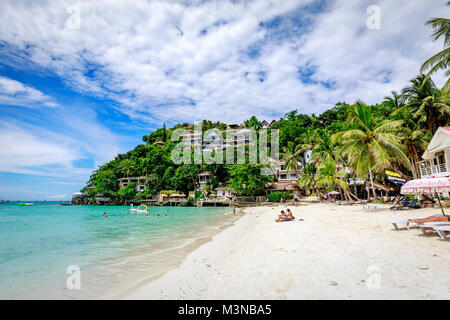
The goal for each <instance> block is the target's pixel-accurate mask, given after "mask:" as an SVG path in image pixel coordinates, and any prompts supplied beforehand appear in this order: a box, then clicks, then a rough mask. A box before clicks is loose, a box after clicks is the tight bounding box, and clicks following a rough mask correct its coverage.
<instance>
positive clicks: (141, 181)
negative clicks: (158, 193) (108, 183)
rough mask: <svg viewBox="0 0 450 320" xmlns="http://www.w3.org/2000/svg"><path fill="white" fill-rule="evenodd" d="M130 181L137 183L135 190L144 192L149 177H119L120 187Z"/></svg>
mask: <svg viewBox="0 0 450 320" xmlns="http://www.w3.org/2000/svg"><path fill="white" fill-rule="evenodd" d="M130 183H134V184H136V187H135V191H136V192H142V191H144V190H145V189H146V183H147V177H145V176H143V177H128V178H121V179H119V187H120V189H122V188H124V187H126V186H127V185H129V184H130Z"/></svg>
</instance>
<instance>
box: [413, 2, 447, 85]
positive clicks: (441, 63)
mask: <svg viewBox="0 0 450 320" xmlns="http://www.w3.org/2000/svg"><path fill="white" fill-rule="evenodd" d="M447 6H450V1H448V2H447ZM425 24H426V25H431V27H432V28H433V30H434V31H433V34H432V36H433V41H437V40H439V39H440V38H441V37H443V38H444V49H443V50H442V51H440V52H438V53H436V54H435V55H434V56H432V57H431V58H429V59H428V60H427V61H425V62H424V63H423V64H422V66H421V67H420V72H421V73H423V72H425V70H428V69H430V70H429V71H428V73H427V75H426V77H427V78H429V77H430V76H431V75H432V74H433V73H435V72H436V71H438V70H440V69H443V70H446V72H445V75H446V76H447V77H448V76H450V70H447V69H448V67H449V65H450V47H449V44H450V19H446V18H432V19H430V20H428V21H427V22H426V23H425ZM443 89H444V90H445V91H449V89H450V78H449V79H448V80H447V82H446V83H445V85H444V87H443Z"/></svg>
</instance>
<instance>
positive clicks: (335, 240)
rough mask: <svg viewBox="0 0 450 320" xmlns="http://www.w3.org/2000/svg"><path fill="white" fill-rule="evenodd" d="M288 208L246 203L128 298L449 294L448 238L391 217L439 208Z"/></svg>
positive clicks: (420, 296) (424, 213)
mask: <svg viewBox="0 0 450 320" xmlns="http://www.w3.org/2000/svg"><path fill="white" fill-rule="evenodd" d="M291 208H292V209H291V210H292V211H293V213H294V215H295V217H296V221H292V222H284V223H275V222H274V219H275V217H276V215H277V214H278V212H279V211H280V209H281V208H280V207H278V206H276V207H254V208H248V209H246V210H245V214H243V216H242V217H241V218H240V219H239V220H237V221H236V222H235V223H234V224H233V225H232V226H230V227H229V228H227V229H225V230H223V231H222V232H221V233H219V234H217V235H216V236H214V238H213V239H212V241H210V242H208V243H206V244H204V245H202V246H200V247H199V248H197V249H196V250H194V251H193V252H191V253H190V254H189V255H188V256H187V258H186V259H185V260H184V261H183V263H182V264H181V265H180V266H179V267H178V268H176V269H173V270H171V271H169V272H167V273H166V274H165V275H163V276H162V277H160V278H158V279H157V280H154V281H152V282H150V283H147V284H145V285H144V286H142V287H140V288H138V289H136V290H134V291H132V292H131V293H129V294H128V295H127V296H126V298H127V299H450V277H449V274H450V242H445V241H442V240H440V238H439V237H438V236H437V235H430V236H424V235H422V233H421V232H420V230H418V229H412V230H410V231H407V230H401V231H394V228H393V226H392V224H390V221H391V220H394V219H402V218H409V217H424V216H429V215H431V214H435V213H439V212H440V211H439V210H437V209H419V210H413V209H411V210H404V211H390V210H388V209H387V208H388V206H381V208H379V209H376V210H367V209H363V208H362V206H338V205H334V204H325V203H323V204H322V203H321V204H319V203H316V204H313V203H302V205H301V206H299V207H291ZM300 218H301V219H304V220H303V221H299V219H300Z"/></svg>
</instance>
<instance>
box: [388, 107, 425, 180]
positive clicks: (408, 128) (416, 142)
mask: <svg viewBox="0 0 450 320" xmlns="http://www.w3.org/2000/svg"><path fill="white" fill-rule="evenodd" d="M391 118H392V119H397V120H402V121H403V126H402V127H403V129H402V136H403V144H402V147H403V151H404V152H405V154H406V155H407V156H408V158H409V159H410V162H411V172H412V175H413V178H414V179H417V178H418V177H419V176H420V172H419V168H418V167H417V162H419V160H420V156H419V154H420V152H422V151H423V150H425V149H426V147H427V146H428V143H429V142H430V140H431V133H430V132H429V131H428V130H423V128H422V127H421V124H420V123H418V122H417V121H416V120H415V118H414V115H413V114H412V112H411V109H410V108H407V107H402V108H400V109H397V110H396V111H394V112H393V113H392V115H391Z"/></svg>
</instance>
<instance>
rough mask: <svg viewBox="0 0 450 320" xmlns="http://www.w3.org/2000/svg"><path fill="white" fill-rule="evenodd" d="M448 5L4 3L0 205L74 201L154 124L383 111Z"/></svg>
mask: <svg viewBox="0 0 450 320" xmlns="http://www.w3.org/2000/svg"><path fill="white" fill-rule="evenodd" d="M444 3H445V1H438V0H436V1H407V0H398V1H388V0H384V1H350V0H334V1H332V0H328V1H327V0H319V1H318V0H296V1H268V0H254V1H139V0H137V1H101V0H100V1H65V0H63V1H39V2H37V3H32V2H29V1H3V2H2V5H1V6H2V10H0V109H1V117H0V199H12V200H44V199H46V200H60V199H62V200H67V199H70V197H71V194H72V193H73V192H76V191H78V190H79V189H80V188H81V187H82V186H83V185H84V183H85V182H86V180H87V179H88V177H89V175H90V173H91V172H92V170H95V168H96V167H97V166H98V165H101V164H103V163H105V162H106V161H108V160H110V159H112V158H113V157H114V156H115V155H117V154H118V153H120V152H126V151H128V150H129V149H131V148H132V147H134V146H136V145H137V144H139V143H140V142H141V137H142V135H144V134H146V133H148V132H149V131H152V130H153V129H155V128H158V127H160V126H162V124H163V123H164V122H165V123H166V124H167V125H168V126H170V125H172V124H174V123H176V122H180V121H183V122H184V121H190V122H194V121H199V120H202V119H210V120H214V121H216V120H220V121H223V122H228V123H236V122H240V121H243V120H245V119H247V118H249V117H250V116H251V115H256V116H257V117H258V118H260V119H268V120H271V119H273V118H279V117H281V116H283V115H284V114H285V113H287V112H289V111H291V110H293V109H296V108H297V109H299V111H300V112H304V113H309V114H310V113H320V112H322V111H323V110H325V109H327V108H329V107H331V106H333V105H334V104H335V103H336V102H338V101H347V102H349V103H351V102H353V101H355V100H356V99H362V100H363V101H365V102H367V103H375V102H377V101H380V100H381V99H382V98H383V97H384V96H386V95H388V94H389V92H390V91H391V90H400V89H401V88H402V87H403V86H405V85H406V84H407V81H408V80H409V79H411V78H413V77H414V76H415V75H416V74H417V72H418V69H419V66H420V64H421V62H423V61H424V60H425V59H426V58H427V57H429V56H431V55H432V54H433V53H435V52H437V51H438V50H439V49H440V48H441V44H440V43H434V42H432V41H431V40H430V33H431V32H430V29H429V28H428V27H426V26H425V25H424V22H425V21H426V20H427V19H429V18H430V17H434V16H448V13H449V12H448V9H447V8H446V7H445V6H444ZM370 5H377V6H378V7H379V8H380V18H381V20H380V21H381V24H380V26H381V28H380V29H378V30H371V29H368V28H367V26H366V21H367V19H368V17H369V15H368V14H367V11H366V10H367V8H368V7H369V6H370ZM443 79H444V78H443V74H437V75H436V76H435V81H436V83H437V84H438V85H442V84H443Z"/></svg>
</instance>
